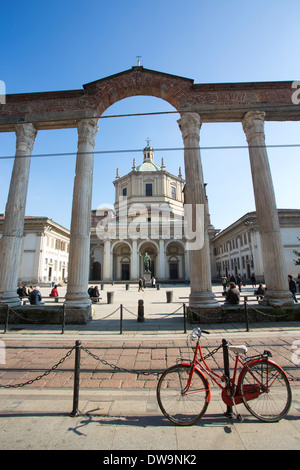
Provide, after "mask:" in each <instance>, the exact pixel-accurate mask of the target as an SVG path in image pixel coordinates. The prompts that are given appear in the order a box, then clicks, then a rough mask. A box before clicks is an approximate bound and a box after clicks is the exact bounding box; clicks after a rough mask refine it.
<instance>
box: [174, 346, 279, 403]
mask: <svg viewBox="0 0 300 470" xmlns="http://www.w3.org/2000/svg"><path fill="white" fill-rule="evenodd" d="M199 339H200V337H199V338H198V340H197V344H196V349H195V353H194V358H193V360H192V362H190V361H189V362H187V361H181V364H182V365H188V366H191V371H190V374H189V379H188V383H187V386H186V387H185V389H184V390H183V394H186V393H188V390H189V388H190V385H191V382H192V378H193V374H194V371H195V369H197V371H198V372H199V373H200V374H201V375H202V376H203V377H204V379H205V381H206V383H207V387H208V392H209V393H208V395H207V399H206V400H207V402H208V403H210V399H211V390H210V385H209V382H208V380H207V377H206V375H208V376H209V377H210V379H211V380H212V381H213V382H214V383H215V384H216V385H217V386H218V387H219V388H220V389H221V390H222V393H221V396H222V400H223V402H224V403H225V404H226V405H228V406H231V407H232V406H234V405H237V404H239V403H242V402H243V399H245V400H247V401H250V400H253V399H255V398H257V397H258V396H259V395H260V394H262V393H266V392H267V391H268V389H267V388H266V386H265V385H264V384H263V383H262V382H260V381H259V380H258V379H257V377H255V376H254V374H252V372H251V370H250V369H249V366H250V365H251V364H253V363H254V362H257V363H259V362H262V361H265V360H266V357H267V358H268V359H267V360H268V361H269V362H270V363H272V364H275V363H274V362H273V361H270V360H269V353H267V351H266V352H265V353H264V354H265V355H264V354H262V355H259V356H256V357H255V358H254V357H253V358H249V359H248V360H247V361H246V362H243V361H242V360H241V359H240V357H239V354H238V353H237V354H236V357H235V364H234V369H233V376H232V378H230V377H226V376H225V375H219V374H217V373H216V372H214V371H213V370H211V368H210V367H209V365H208V364H207V363H206V361H205V358H204V356H203V353H202V349H201V346H200V344H199ZM198 354H199V356H200V358H201V361H202V362H203V364H204V366H203V365H202V364H201V362H200V361H199V360H198V358H197V357H198ZM239 364H240V365H241V366H242V369H241V371H240V372H239V376H238V380H236V379H237V369H238V366H239ZM275 365H276V364H275ZM245 369H247V370H248V371H249V373H250V374H251V375H252V376H253V378H254V380H255V382H256V383H255V384H251V385H246V386H244V389H245V392H246V393H244V395H242V394H241V387H240V384H241V378H242V376H243V373H244V370H245ZM221 382H225V385H222V383H221ZM270 385H271V384H270ZM192 393H197V391H195V390H194V391H193V392H192Z"/></svg>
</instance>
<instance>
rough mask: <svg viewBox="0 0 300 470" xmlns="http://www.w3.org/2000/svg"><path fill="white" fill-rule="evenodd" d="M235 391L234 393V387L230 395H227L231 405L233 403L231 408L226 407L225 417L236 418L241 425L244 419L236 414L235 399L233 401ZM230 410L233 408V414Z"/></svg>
mask: <svg viewBox="0 0 300 470" xmlns="http://www.w3.org/2000/svg"><path fill="white" fill-rule="evenodd" d="M235 391H236V386H235V387H234V392H233V394H232V395H229V398H230V399H231V401H232V403H233V407H232V406H228V407H227V412H226V413H225V416H227V417H228V418H233V415H235V416H236V419H237V420H238V421H239V422H240V423H242V422H243V421H244V418H243V416H242V415H241V414H240V413H238V410H237V408H236V404H235V399H234V395H235ZM232 408H234V413H233V411H232Z"/></svg>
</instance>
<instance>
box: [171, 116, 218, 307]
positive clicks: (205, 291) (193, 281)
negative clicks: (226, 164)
mask: <svg viewBox="0 0 300 470" xmlns="http://www.w3.org/2000/svg"><path fill="white" fill-rule="evenodd" d="M178 124H179V128H180V130H181V133H182V137H183V142H184V164H185V179H186V186H185V204H190V205H191V206H192V208H193V215H192V225H193V227H192V230H193V231H195V229H196V226H197V224H196V206H197V205H199V204H201V205H203V206H204V207H205V188H204V178H203V170H202V163H201V156H200V147H199V140H200V135H199V133H200V127H201V119H200V116H199V115H198V114H197V113H185V114H183V115H182V117H181V118H180V119H179V121H178ZM205 219H206V217H204V220H203V221H202V227H201V230H203V234H202V235H203V240H204V242H203V246H202V247H201V248H200V249H190V250H189V264H190V287H191V292H190V299H189V304H190V306H191V307H205V308H210V307H217V306H219V304H218V302H217V300H216V298H215V296H214V294H213V292H212V288H211V269H210V252H209V239H208V233H207V226H206V222H205Z"/></svg>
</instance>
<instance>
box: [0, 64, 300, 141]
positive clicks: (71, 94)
mask: <svg viewBox="0 0 300 470" xmlns="http://www.w3.org/2000/svg"><path fill="white" fill-rule="evenodd" d="M292 84H293V82H292V81H283V82H250V83H212V84H195V83H194V80H192V79H189V78H184V77H179V76H176V75H170V74H167V73H162V72H157V71H154V70H148V69H144V68H143V67H132V68H131V69H129V70H126V71H124V72H121V73H117V74H115V75H111V76H109V77H106V78H103V79H100V80H96V81H94V82H91V83H88V84H86V85H83V89H79V90H69V91H53V92H40V93H26V94H23V93H21V94H13V95H7V96H6V105H5V106H0V132H8V131H11V132H14V131H15V125H16V124H17V123H24V122H31V123H34V126H35V128H36V129H37V130H42V129H60V128H70V127H77V123H78V120H80V119H85V118H91V117H101V115H102V114H103V113H104V112H105V111H106V110H107V109H108V108H109V107H110V106H111V105H112V104H114V103H115V102H117V101H120V100H122V99H124V98H127V97H130V96H134V95H147V96H155V97H157V98H161V99H163V100H165V101H168V103H170V104H171V105H172V106H174V108H175V109H176V110H177V111H178V112H179V113H181V114H182V113H184V112H185V113H186V112H193V113H194V112H196V113H199V114H200V115H201V120H202V122H240V121H242V119H243V117H244V115H245V114H246V113H247V112H249V111H264V112H266V113H267V114H266V120H270V121H288V120H291V121H293V120H299V119H300V107H299V106H295V105H294V104H293V103H292V94H293V92H294V90H293V89H292Z"/></svg>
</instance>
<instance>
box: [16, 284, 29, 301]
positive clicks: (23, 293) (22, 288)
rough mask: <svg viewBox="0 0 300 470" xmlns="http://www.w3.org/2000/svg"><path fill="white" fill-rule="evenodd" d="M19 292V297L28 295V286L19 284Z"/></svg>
mask: <svg viewBox="0 0 300 470" xmlns="http://www.w3.org/2000/svg"><path fill="white" fill-rule="evenodd" d="M17 294H18V296H19V297H21V299H23V298H24V297H28V294H27V291H26V286H19V288H18V289H17Z"/></svg>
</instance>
